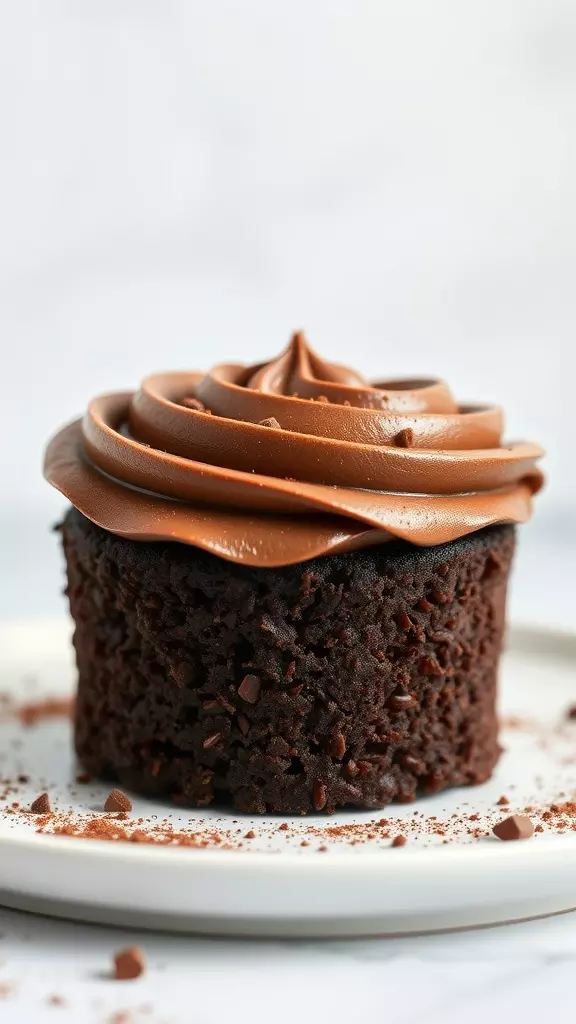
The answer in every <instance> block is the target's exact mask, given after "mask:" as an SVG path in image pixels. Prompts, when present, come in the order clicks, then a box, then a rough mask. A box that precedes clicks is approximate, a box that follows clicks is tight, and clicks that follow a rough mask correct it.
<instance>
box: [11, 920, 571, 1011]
mask: <svg viewBox="0 0 576 1024" xmlns="http://www.w3.org/2000/svg"><path fill="white" fill-rule="evenodd" d="M0 933H1V936H2V937H1V938H0V992H3V991H5V990H7V992H8V994H7V995H5V997H4V998H2V997H1V996H0V1020H2V1021H3V1022H4V1021H9V1022H10V1024H17V1022H36V1021H38V1022H39V1024H44V1022H48V1021H51V1022H52V1021H53V1022H56V1021H60V1020H61V1021H62V1022H63V1024H64V1022H68V1021H70V1022H72V1021H73V1022H74V1024H78V1022H81V1024H92V1022H93V1024H146V1022H149V1024H223V1022H225V1021H227V1020H230V1021H235V1022H244V1021H245V1022H246V1024H260V1022H262V1024H264V1022H266V1024H267V1022H269V1021H274V1022H275V1024H294V1021H304V1022H305V1024H308V1022H310V1024H312V1022H314V1024H316V1022H318V1021H331V1020H334V1021H340V1020H342V1021H349V1022H351V1024H356V1022H358V1024H366V1021H372V1020H375V1021H379V1020H382V1021H384V1020H386V1021H391V1022H399V1024H400V1022H401V1024H421V1022H422V1021H424V1020H425V1021H426V1024H460V1022H461V1021H462V1020H466V1021H467V1022H469V1024H481V1022H484V1021H486V1020H491V1021H495V1022H500V1021H505V1020H508V1019H509V1020H516V1019H525V1020H527V1021H532V1020H534V1021H537V1020H543V1019H545V1017H546V1016H547V1015H550V1014H551V1013H552V1012H553V1011H554V1009H556V1010H557V1011H559V1012H561V1014H562V1016H561V1019H563V1020H571V1019H572V1018H571V1016H570V1012H571V1011H569V1010H568V1008H569V1007H570V1006H571V1005H572V1004H573V990H574V976H575V970H576V915H575V914H573V913H572V914H565V915H561V916H558V917H555V918H549V919H547V920H540V921H531V922H525V923H523V924H516V925H506V926H503V927H498V928H490V929H484V930H481V931H475V932H459V933H456V934H442V935H429V936H419V937H410V938H402V939H371V940H356V941H350V942H343V941H327V942H318V941H317V942H314V943H311V942H272V941H268V942H256V941H250V942H248V941H245V942H237V941H229V940H218V939H212V940H205V939H201V938H186V937H176V936H168V935H155V934H142V933H140V934H138V933H134V932H127V931H120V930H112V929H108V928H100V927H91V926H86V925H80V924H72V923H70V922H65V921H49V920H47V919H45V918H36V917H32V916H29V915H25V914H19V913H16V912H13V911H7V910H4V911H2V910H0ZM134 944H138V945H139V946H140V947H141V948H142V949H143V950H144V952H145V955H146V958H147V963H148V969H147V971H146V974H145V975H144V976H143V977H141V978H140V979H138V980H137V981H133V982H123V983H121V982H115V981H112V980H111V979H110V977H109V968H110V963H111V958H112V956H113V953H114V951H116V950H118V949H119V948H122V947H123V946H126V945H134ZM4 983H6V985H5V986H4ZM53 995H59V996H61V997H62V998H63V999H64V1000H65V1005H63V1006H58V1007H55V1006H52V1005H50V1003H49V999H50V997H51V996H53ZM122 1012H124V1013H126V1017H122V1016H120V1014H121V1013H122ZM115 1014H116V1015H118V1016H115Z"/></svg>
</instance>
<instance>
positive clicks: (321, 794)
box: [312, 779, 328, 811]
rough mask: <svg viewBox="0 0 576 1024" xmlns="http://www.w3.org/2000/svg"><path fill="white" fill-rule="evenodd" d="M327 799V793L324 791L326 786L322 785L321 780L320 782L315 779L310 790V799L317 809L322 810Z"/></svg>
mask: <svg viewBox="0 0 576 1024" xmlns="http://www.w3.org/2000/svg"><path fill="white" fill-rule="evenodd" d="M327 799H328V793H327V791H326V786H325V785H324V783H323V782H320V781H319V780H318V779H317V780H316V782H315V783H314V787H313V790H312V801H313V803H314V807H315V808H316V810H317V811H321V810H323V808H324V807H325V806H326V800H327Z"/></svg>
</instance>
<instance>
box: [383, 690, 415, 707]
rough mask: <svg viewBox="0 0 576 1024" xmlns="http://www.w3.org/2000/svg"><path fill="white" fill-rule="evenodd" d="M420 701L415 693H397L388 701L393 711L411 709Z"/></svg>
mask: <svg viewBox="0 0 576 1024" xmlns="http://www.w3.org/2000/svg"><path fill="white" fill-rule="evenodd" d="M417 703H418V701H417V700H416V697H415V696H414V694H413V693H395V694H394V695H393V696H392V697H390V700H389V701H388V704H387V707H389V708H390V710H391V711H409V710H410V708H415V707H416V705H417Z"/></svg>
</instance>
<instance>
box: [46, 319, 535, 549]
mask: <svg viewBox="0 0 576 1024" xmlns="http://www.w3.org/2000/svg"><path fill="white" fill-rule="evenodd" d="M502 426H503V424H502V412H501V410H500V409H499V408H497V407H493V406H478V405H474V406H472V405H467V406H459V405H458V404H457V403H456V402H455V400H454V399H453V397H452V394H451V392H450V389H449V387H448V385H447V384H446V383H445V382H444V381H440V380H408V381H382V382H376V383H369V382H368V381H366V380H365V379H364V378H363V377H362V376H361V375H360V374H358V373H356V372H355V371H353V370H351V369H348V368H347V367H343V366H339V365H337V364H334V363H328V362H325V361H324V360H322V359H320V357H319V356H317V355H316V354H315V353H314V352H313V351H312V350H311V349H310V347H309V346H308V344H307V342H306V339H305V338H304V336H303V335H302V334H296V335H295V336H294V337H293V339H292V341H291V342H290V344H289V346H288V348H287V349H286V350H285V351H284V352H283V353H282V354H281V355H280V356H279V357H278V358H277V359H274V360H272V361H270V362H268V363H262V364H259V365H257V366H253V367H246V366H243V365H236V364H223V365H220V366H216V367H215V368H214V369H213V370H211V371H210V372H209V373H208V374H206V375H203V374H199V373H190V372H175V373H165V374H157V375H154V376H152V377H148V378H147V379H146V380H145V381H144V382H143V383H142V385H141V387H140V389H139V390H138V391H137V392H135V393H134V394H132V393H120V394H111V395H104V396H100V397H98V398H96V399H94V400H93V401H92V402H91V403H90V405H89V408H88V410H87V412H86V415H85V417H84V419H83V420H82V421H76V422H75V423H73V424H71V425H69V426H68V427H65V428H64V429H63V430H62V431H60V433H59V434H57V435H56V437H55V438H54V439H53V440H52V441H51V442H50V444H49V446H48V449H47V454H46V461H45V474H46V476H47V478H48V480H50V482H51V483H53V484H54V486H56V487H57V488H59V489H60V490H61V491H62V492H63V493H64V494H65V495H66V496H67V497H68V498H69V499H70V501H71V502H72V503H73V504H74V505H75V506H76V507H77V508H78V509H79V510H80V511H81V512H82V513H83V514H84V515H86V516H87V517H88V518H89V519H91V520H92V521H93V522H95V523H96V524H97V525H99V526H102V527H103V528H104V529H107V530H109V531H111V532H112V533H117V534H119V535H121V536H126V537H132V538H134V539H139V540H166V539H167V540H176V541H180V542H183V543H188V544H192V545H195V546H198V547H202V548H205V549H207V550H210V551H213V552H214V553H216V554H218V555H219V556H220V557H223V558H227V559H230V560H231V561H235V562H244V563H246V564H248V565H260V566H280V565H287V564H293V563H296V562H299V561H303V560H306V559H308V558H312V557H314V556H316V555H319V554H327V553H329V552H334V551H342V550H352V549H354V548H358V547H363V546H366V545H372V544H377V543H382V542H383V541H386V540H389V539H391V538H393V537H399V538H402V539H405V540H408V541H411V542H412V543H414V544H420V545H433V544H439V543H443V542H445V541H448V540H453V539H455V538H456V537H462V536H464V535H465V534H467V533H470V532H472V531H474V530H478V529H481V528H482V527H483V526H488V525H492V524H493V523H499V522H514V523H520V522H524V521H525V520H526V519H528V517H529V515H530V511H531V498H532V495H533V494H534V493H535V492H536V491H538V490H539V489H540V487H541V486H542V474H541V472H540V470H539V469H538V468H537V467H536V461H537V460H538V458H539V457H540V456H541V455H542V450H541V449H540V448H539V447H538V446H537V445H534V444H531V443H527V442H517V443H514V444H503V443H502V441H501V435H502Z"/></svg>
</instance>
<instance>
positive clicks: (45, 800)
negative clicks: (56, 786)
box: [30, 793, 52, 814]
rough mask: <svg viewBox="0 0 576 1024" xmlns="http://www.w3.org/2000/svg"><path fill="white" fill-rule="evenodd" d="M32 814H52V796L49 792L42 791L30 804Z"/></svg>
mask: <svg viewBox="0 0 576 1024" xmlns="http://www.w3.org/2000/svg"><path fill="white" fill-rule="evenodd" d="M30 810H31V811H32V814H51V813H52V808H51V806H50V797H49V796H48V793H41V794H40V796H37V797H36V799H35V800H34V802H33V803H32V804H31V806H30Z"/></svg>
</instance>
